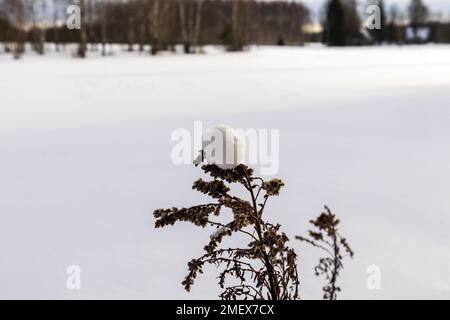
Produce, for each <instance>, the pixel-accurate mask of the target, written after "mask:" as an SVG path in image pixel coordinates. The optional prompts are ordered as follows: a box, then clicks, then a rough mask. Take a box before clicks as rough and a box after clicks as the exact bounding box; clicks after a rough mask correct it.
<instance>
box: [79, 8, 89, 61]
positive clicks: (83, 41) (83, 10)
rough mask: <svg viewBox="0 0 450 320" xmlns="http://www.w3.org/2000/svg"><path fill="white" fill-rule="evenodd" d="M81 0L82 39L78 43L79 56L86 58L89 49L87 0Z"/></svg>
mask: <svg viewBox="0 0 450 320" xmlns="http://www.w3.org/2000/svg"><path fill="white" fill-rule="evenodd" d="M79 1H80V9H81V30H80V39H79V44H78V53H77V54H78V57H80V58H85V57H86V49H87V30H86V8H87V7H86V1H87V0H79Z"/></svg>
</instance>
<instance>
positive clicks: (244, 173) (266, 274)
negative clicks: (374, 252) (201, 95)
mask: <svg viewBox="0 0 450 320" xmlns="http://www.w3.org/2000/svg"><path fill="white" fill-rule="evenodd" d="M202 170H203V171H204V172H205V173H206V174H208V175H209V176H210V177H211V178H212V180H211V181H205V180H203V179H198V180H197V181H195V182H194V184H193V186H192V188H193V189H195V190H197V191H199V192H201V193H203V194H206V195H208V196H209V197H211V198H212V202H210V203H206V204H201V205H196V206H193V207H190V208H170V209H158V210H155V211H154V213H153V214H154V217H155V218H156V222H155V227H156V228H161V227H166V226H169V225H174V224H175V223H176V222H181V221H183V222H190V223H192V224H194V225H196V226H199V227H202V228H206V227H212V228H215V229H214V233H213V234H212V235H211V236H210V241H209V242H208V243H207V244H206V245H205V246H204V252H205V253H204V254H203V255H202V256H200V257H198V258H195V259H192V260H191V261H189V263H188V274H187V275H186V277H185V279H184V280H183V282H182V285H183V286H184V288H185V289H186V290H187V291H190V290H191V288H192V286H193V285H194V281H195V279H196V277H197V275H198V274H199V273H203V268H204V266H205V265H207V264H209V265H213V266H216V267H217V268H218V269H219V276H218V284H219V286H220V288H221V289H222V290H223V291H222V292H221V293H220V298H222V299H224V300H235V299H256V300H265V299H268V300H295V299H299V298H300V295H299V284H300V281H299V275H298V271H297V254H296V253H295V251H294V249H292V248H290V247H288V246H287V243H288V241H289V238H288V237H287V235H286V234H285V233H284V232H281V231H280V228H281V226H280V225H279V224H273V223H270V222H268V221H267V220H266V219H265V217H264V210H265V208H266V204H267V201H268V199H269V198H271V197H275V196H278V195H279V193H280V190H281V188H282V187H283V186H284V183H283V181H282V180H280V179H272V180H270V181H265V180H263V179H262V178H260V177H255V176H254V174H253V170H252V169H251V168H249V167H248V166H246V165H242V164H241V165H239V166H237V167H235V168H234V169H221V168H219V167H218V166H216V165H210V164H208V165H203V166H202ZM231 185H240V186H242V187H243V188H244V189H245V190H246V191H247V193H248V195H249V199H248V200H245V199H241V198H239V197H236V196H233V195H232V194H230V191H231V189H230V186H231ZM224 209H229V210H231V212H232V214H233V221H231V222H230V223H222V222H220V221H219V216H220V215H221V214H222V211H223V210H224ZM321 217H322V218H321ZM327 217H329V216H323V214H322V215H321V216H320V217H319V218H318V219H317V220H316V222H317V223H316V224H315V225H316V226H317V227H319V229H320V228H324V229H323V231H327V233H326V234H327V236H331V237H332V239H335V240H336V241H338V240H339V241H340V242H339V243H341V244H344V243H345V248H347V249H348V250H350V248H349V247H348V245H347V244H346V242H345V240H342V238H340V236H339V234H338V233H334V234H333V231H334V230H335V229H333V227H332V225H333V224H334V223H335V222H336V221H335V220H331V222H332V223H331V225H329V224H327V223H328V222H327V221H323V219H326V218H327ZM333 217H334V216H333ZM333 219H334V218H333ZM322 222H323V223H322ZM336 225H337V223H336ZM320 230H322V229H320ZM330 232H331V233H330ZM235 234H241V235H243V236H244V237H245V238H246V239H247V240H246V241H248V242H247V245H246V247H242V248H241V247H238V248H229V247H224V246H222V240H223V239H224V238H225V237H231V236H233V235H235ZM318 234H319V233H310V235H311V236H312V235H317V239H316V238H314V237H313V239H314V240H307V239H304V238H301V237H298V238H299V239H300V240H303V241H307V242H309V243H311V244H313V245H315V246H317V247H319V248H322V245H321V244H319V243H316V242H315V241H320V240H322V239H325V238H320V237H319V236H318ZM343 241H344V242H343ZM332 243H334V242H332ZM323 249H325V248H323ZM335 249H336V248H335ZM339 250H340V246H337V251H336V250H334V251H332V252H334V253H335V254H336V255H335V256H334V257H335V258H338V260H337V261H338V262H337V263H336V264H335V265H332V266H331V267H330V266H329V260H326V259H325V260H323V261H322V260H321V267H319V269H316V272H317V271H318V270H322V269H321V268H323V270H325V271H324V272H328V271H329V270H330V269H329V268H333V267H335V271H334V272H333V273H332V277H331V279H330V281H333V285H332V286H331V289H327V290H329V291H330V293H329V295H330V296H331V297H332V298H335V297H336V294H335V293H336V292H337V291H338V289H339V288H338V287H336V285H335V283H336V279H337V276H338V275H339V271H340V269H341V268H342V263H341V260H339V257H340V251H339ZM350 252H351V251H350ZM352 254H353V253H352ZM229 281H231V282H232V284H229ZM327 297H328V295H327Z"/></svg>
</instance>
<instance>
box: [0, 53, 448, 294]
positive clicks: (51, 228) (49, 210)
mask: <svg viewBox="0 0 450 320" xmlns="http://www.w3.org/2000/svg"><path fill="white" fill-rule="evenodd" d="M0 83H1V86H0V101H1V102H0V114H1V116H0V165H1V166H0V177H1V178H0V195H1V196H0V283H1V285H0V298H38V299H41V298H64V299H65V298H67V299H81V298H88V299H91V298H212V297H214V296H215V295H216V294H217V292H218V291H217V288H216V285H215V273H214V270H212V269H208V271H207V272H206V273H205V274H204V275H203V276H202V277H201V278H200V279H199V281H198V284H197V286H195V287H194V290H193V292H192V293H191V294H187V293H185V292H184V291H183V289H182V287H181V285H180V282H181V280H182V278H183V276H184V274H185V271H186V262H187V261H188V260H189V259H190V258H192V257H194V256H197V255H199V254H200V253H201V248H202V247H203V245H204V243H205V241H206V240H207V237H208V233H207V232H203V231H200V232H197V231H196V230H197V229H195V228H193V227H191V226H188V225H181V224H180V225H177V226H176V227H175V228H173V229H170V228H169V229H166V230H155V229H154V228H153V217H152V211H153V209H155V208H159V207H170V206H172V205H178V206H183V205H184V206H187V205H190V204H195V203H197V202H200V201H201V200H202V199H203V198H202V197H200V196H198V195H197V194H196V193H194V192H193V191H192V190H190V187H191V183H192V181H193V180H194V179H195V178H196V177H197V176H198V175H199V169H195V168H194V167H192V166H179V167H176V166H174V165H173V164H172V163H171V161H170V152H171V148H172V146H173V145H174V144H173V143H172V142H171V141H170V135H171V133H172V131H173V130H174V129H177V128H186V129H190V130H192V129H193V121H194V120H203V121H204V123H205V127H208V126H212V125H215V124H217V123H226V124H229V125H232V126H235V127H238V128H279V129H280V130H281V131H280V135H281V155H280V161H281V168H280V172H279V174H278V175H277V176H279V177H281V178H283V180H285V182H286V188H285V189H284V192H283V193H282V195H281V197H280V198H278V199H276V200H274V201H273V202H272V203H271V204H270V206H269V208H268V209H269V210H268V211H267V213H268V214H269V215H270V216H273V218H272V220H279V221H281V223H283V225H284V227H285V230H286V231H287V233H288V234H290V235H291V236H292V237H293V236H294V235H295V234H300V233H304V232H305V230H306V227H307V225H306V222H307V221H308V220H309V219H311V218H313V217H315V216H316V215H317V214H319V213H320V211H321V209H322V205H323V204H328V205H329V206H330V207H331V208H332V209H333V210H335V211H336V212H337V213H338V215H339V216H340V217H341V219H342V228H343V230H342V231H343V233H344V234H345V235H346V236H347V238H348V240H349V241H350V243H351V244H352V245H353V247H354V250H355V252H356V257H355V259H354V260H353V261H346V267H345V270H344V272H343V274H342V278H341V282H340V283H341V287H342V289H343V293H342V295H341V298H364V299H372V298H373V299H379V298H387V299H391V298H425V299H431V298H439V299H443V298H447V299H448V298H450V273H449V272H448V270H449V269H450V234H449V230H450V196H449V195H450V125H449V124H450V46H425V47H403V48H396V47H384V48H356V49H326V48H321V47H306V48H259V49H252V50H251V51H250V52H247V53H237V54H223V53H219V52H212V53H210V54H207V55H198V56H179V55H174V56H170V55H168V56H167V55H166V56H160V57H150V56H147V55H142V56H137V55H128V54H125V53H123V54H120V55H116V56H112V57H107V58H100V57H91V58H89V59H87V60H85V61H81V60H77V59H70V58H67V57H65V56H58V55H53V56H51V57H33V56H26V57H25V58H24V59H23V60H22V61H13V60H12V59H11V58H10V57H9V56H5V55H4V54H1V55H0ZM292 245H293V246H295V247H296V248H297V249H298V251H299V253H300V259H301V260H300V264H301V266H302V269H301V273H302V282H303V283H302V295H303V297H304V298H320V297H321V292H320V286H321V282H318V281H317V280H316V279H315V277H314V276H313V270H312V268H313V265H314V264H315V263H316V259H317V258H318V257H317V256H316V255H315V253H314V251H312V250H310V249H309V248H307V247H305V246H304V245H302V244H300V243H296V242H295V241H293V243H292ZM69 265H79V266H80V267H81V270H82V289H81V290H79V291H69V290H67V288H66V279H67V274H66V268H67V266H69ZM370 265H377V266H379V267H380V268H381V272H382V274H381V276H382V277H381V289H380V290H368V289H367V286H366V279H367V277H368V274H367V273H366V269H367V267H368V266H370Z"/></svg>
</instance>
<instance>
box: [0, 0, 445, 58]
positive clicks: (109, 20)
mask: <svg viewBox="0 0 450 320" xmlns="http://www.w3.org/2000/svg"><path fill="white" fill-rule="evenodd" d="M372 4H376V5H378V6H379V7H380V9H381V12H380V16H381V29H378V30H377V29H376V30H369V29H368V28H367V26H366V20H367V12H366V9H367V7H368V6H369V5H372ZM71 5H77V6H79V8H80V9H81V13H82V14H81V18H80V22H81V28H80V29H79V30H71V29H69V28H68V27H67V26H66V21H67V18H68V15H69V13H68V12H67V8H69V7H70V6H71ZM0 42H1V43H2V46H1V49H0V52H3V53H5V52H6V53H12V54H14V56H15V57H16V58H19V57H20V56H21V55H22V54H23V53H24V52H25V51H26V50H27V46H26V45H25V44H26V43H30V48H31V49H32V50H34V51H36V52H37V53H39V54H45V52H46V49H47V47H49V45H48V44H49V43H52V46H51V48H53V49H55V50H57V51H59V50H62V49H64V48H65V45H66V44H69V43H77V44H78V49H77V55H78V56H80V57H85V56H86V53H87V52H88V51H89V50H92V51H100V52H101V53H102V54H103V55H107V54H108V49H107V48H108V46H109V45H110V44H123V45H124V46H125V47H126V48H127V50H128V51H135V50H136V51H140V52H143V51H145V52H149V53H152V54H156V53H158V52H160V51H166V50H169V51H170V50H172V51H173V50H175V46H176V45H182V46H183V51H184V52H185V53H198V52H202V49H201V47H202V46H204V45H223V46H224V47H225V48H226V49H227V50H229V51H240V50H243V49H244V48H245V47H246V46H247V45H302V44H305V43H310V42H323V43H325V44H327V45H329V46H354V45H377V44H378V45H379V44H399V45H402V44H418V43H429V42H433V43H450V21H449V19H448V15H446V13H445V12H436V10H434V11H433V10H431V9H430V8H429V7H428V6H427V3H426V2H425V1H422V0H411V1H410V3H409V4H408V5H407V6H406V8H400V7H399V6H397V5H396V4H390V5H389V6H387V5H386V4H385V3H384V1H383V0H362V1H359V2H358V1H356V0H327V1H323V4H322V5H321V9H320V12H319V13H317V14H313V13H312V11H311V10H310V8H309V7H308V6H307V5H305V4H304V3H302V2H298V1H256V0H128V1H124V0H78V1H74V0H72V1H71V0H0Z"/></svg>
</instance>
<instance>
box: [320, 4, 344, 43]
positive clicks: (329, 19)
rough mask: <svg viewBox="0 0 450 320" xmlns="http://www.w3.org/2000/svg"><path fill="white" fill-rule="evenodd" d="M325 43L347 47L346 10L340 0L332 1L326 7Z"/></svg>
mask: <svg viewBox="0 0 450 320" xmlns="http://www.w3.org/2000/svg"><path fill="white" fill-rule="evenodd" d="M325 19H326V20H325V25H324V39H323V40H324V43H326V44H327V45H329V46H345V44H346V43H345V38H346V35H345V10H344V6H343V4H342V3H341V1H340V0H330V1H329V2H328V3H327V5H326V18H325Z"/></svg>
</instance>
